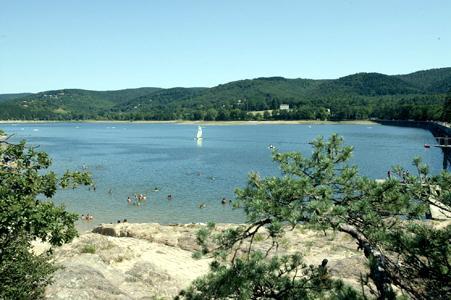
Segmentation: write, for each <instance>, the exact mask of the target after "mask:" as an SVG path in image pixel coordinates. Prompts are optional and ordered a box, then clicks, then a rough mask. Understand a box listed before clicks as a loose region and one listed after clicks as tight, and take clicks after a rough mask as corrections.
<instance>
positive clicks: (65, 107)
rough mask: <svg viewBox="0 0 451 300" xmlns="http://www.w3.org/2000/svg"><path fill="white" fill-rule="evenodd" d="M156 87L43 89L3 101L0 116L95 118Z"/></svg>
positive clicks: (20, 117)
mask: <svg viewBox="0 0 451 300" xmlns="http://www.w3.org/2000/svg"><path fill="white" fill-rule="evenodd" d="M157 90H160V89H159V88H138V89H125V90H118V91H89V90H81V89H63V90H55V91H46V92H41V93H36V94H31V95H26V96H25V97H20V98H16V99H13V100H10V101H4V102H3V103H1V105H0V118H1V119H42V120H53V119H56V120H70V119H87V118H98V117H99V115H100V114H101V113H102V112H103V111H108V110H110V109H112V108H113V107H114V106H116V105H118V104H120V103H122V102H127V101H129V100H131V99H134V98H137V97H140V96H142V95H147V94H149V93H152V92H154V91H157Z"/></svg>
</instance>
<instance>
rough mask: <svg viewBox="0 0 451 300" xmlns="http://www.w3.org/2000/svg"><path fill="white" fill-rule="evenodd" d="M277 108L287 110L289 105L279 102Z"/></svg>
mask: <svg viewBox="0 0 451 300" xmlns="http://www.w3.org/2000/svg"><path fill="white" fill-rule="evenodd" d="M279 109H280V110H289V109H290V105H289V104H280V107H279Z"/></svg>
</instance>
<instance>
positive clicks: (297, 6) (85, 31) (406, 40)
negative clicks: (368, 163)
mask: <svg viewBox="0 0 451 300" xmlns="http://www.w3.org/2000/svg"><path fill="white" fill-rule="evenodd" d="M449 66H451V1H447V0H443V1H438V0H424V1H416V0H405V1H401V0H389V1H383V0H378V1H366V0H343V1H341V0H330V1H324V0H315V1H314V0H311V1H301V0H298V1H284V0H277V1H264V0H257V1H250V0H246V1H245V0H240V1H232V0H224V1H214V0H210V1H195V0H192V1H189V0H185V1H181V0H180V1H173V0H162V1H151V0H148V1H138V0H134V1H131V0H130V1H122V0H85V1H82V0H79V1H71V0H66V1H61V0H54V1H47V0H39V1H38V0H35V1H34V0H30V1H22V0H0V93H13V92H37V91H43V90H51V89H60V88H84V89H96V90H107V89H121V88H132V87H141V86H156V87H175V86H186V87H191V86H207V87H208V86H215V85H217V84H221V83H226V82H229V81H233V80H239V79H244V78H255V77H262V76H284V77H288V78H299V77H302V78H338V77H340V76H344V75H348V74H352V73H356V72H381V73H385V74H401V73H409V72H413V71H416V70H422V69H429V68H437V67H449Z"/></svg>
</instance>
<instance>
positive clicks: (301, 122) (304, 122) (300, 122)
mask: <svg viewBox="0 0 451 300" xmlns="http://www.w3.org/2000/svg"><path fill="white" fill-rule="evenodd" d="M24 123H31V124H40V123H123V124H130V123H135V124H180V125H221V126H226V125H308V124H314V125H379V124H378V123H377V122H374V121H370V120H349V121H321V120H296V121H295V120H289V121H288V120H278V121H188V120H171V121H116V120H83V121H52V120H50V121H45V120H4V121H3V120H0V124H24Z"/></svg>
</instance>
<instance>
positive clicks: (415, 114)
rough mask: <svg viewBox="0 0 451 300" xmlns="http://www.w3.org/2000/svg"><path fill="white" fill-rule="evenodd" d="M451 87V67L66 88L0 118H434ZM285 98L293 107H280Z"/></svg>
mask: <svg viewBox="0 0 451 300" xmlns="http://www.w3.org/2000/svg"><path fill="white" fill-rule="evenodd" d="M449 90H451V68H442V69H432V70H426V71H419V72H415V73H411V74H406V75H393V76H391V75H384V74H379V73H357V74H353V75H349V76H345V77H341V78H339V79H334V80H312V79H286V78H283V77H268V78H256V79H252V80H249V79H246V80H239V81H234V82H230V83H226V84H221V85H218V86H216V87H212V88H170V89H159V88H140V89H127V90H118V91H102V92H100V91H88V90H77V89H66V90H57V91H47V92H42V93H37V94H32V95H25V96H24V97H19V98H15V99H8V100H4V101H3V102H1V103H0V119H44V120H46V119H56V120H71V119H111V120H172V119H191V120H247V119H317V118H319V119H325V118H327V119H367V118H383V119H416V120H436V119H440V118H441V117H442V111H443V103H444V99H445V95H446V93H447V92H448V91H449ZM0 99H1V95H0ZM282 103H285V104H289V105H290V110H288V111H287V110H284V111H280V110H278V109H279V106H280V104H282ZM255 111H272V114H270V113H269V112H266V113H264V114H263V113H262V114H259V113H255ZM251 112H254V113H251Z"/></svg>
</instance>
